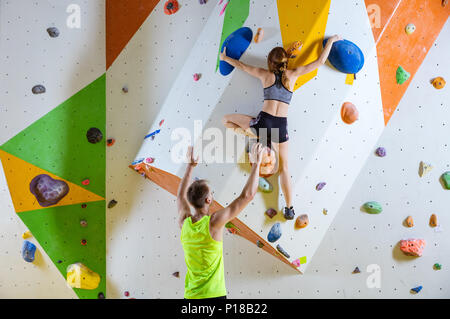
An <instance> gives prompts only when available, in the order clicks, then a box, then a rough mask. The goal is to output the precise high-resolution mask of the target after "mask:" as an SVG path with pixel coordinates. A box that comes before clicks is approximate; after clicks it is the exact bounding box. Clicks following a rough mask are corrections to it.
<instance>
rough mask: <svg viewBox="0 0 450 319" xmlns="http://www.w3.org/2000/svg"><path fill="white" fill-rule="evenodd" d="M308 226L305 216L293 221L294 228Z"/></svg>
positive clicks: (306, 216) (307, 219)
mask: <svg viewBox="0 0 450 319" xmlns="http://www.w3.org/2000/svg"><path fill="white" fill-rule="evenodd" d="M308 224H309V218H308V215H307V214H302V215H300V216H298V217H297V219H296V220H295V227H297V228H305V227H306V226H308Z"/></svg>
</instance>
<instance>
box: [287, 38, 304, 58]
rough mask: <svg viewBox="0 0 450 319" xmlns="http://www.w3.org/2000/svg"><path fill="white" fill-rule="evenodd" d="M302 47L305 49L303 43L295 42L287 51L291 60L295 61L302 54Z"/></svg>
mask: <svg viewBox="0 0 450 319" xmlns="http://www.w3.org/2000/svg"><path fill="white" fill-rule="evenodd" d="M302 47H303V42H302V41H295V42H294V43H292V44H291V46H290V47H289V49H287V51H286V52H287V54H288V55H289V58H290V59H295V58H296V57H297V56H298V55H299V54H300V51H301V50H302Z"/></svg>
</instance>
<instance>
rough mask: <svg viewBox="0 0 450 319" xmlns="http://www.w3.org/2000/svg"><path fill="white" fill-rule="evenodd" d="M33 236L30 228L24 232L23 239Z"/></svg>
mask: <svg viewBox="0 0 450 319" xmlns="http://www.w3.org/2000/svg"><path fill="white" fill-rule="evenodd" d="M31 236H33V235H32V234H31V232H30V231H29V230H27V231H26V232H24V233H23V234H22V238H23V239H27V238H30V237H31Z"/></svg>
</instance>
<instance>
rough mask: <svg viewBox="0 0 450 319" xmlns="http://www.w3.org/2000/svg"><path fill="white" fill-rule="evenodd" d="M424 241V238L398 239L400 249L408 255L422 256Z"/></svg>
mask: <svg viewBox="0 0 450 319" xmlns="http://www.w3.org/2000/svg"><path fill="white" fill-rule="evenodd" d="M425 245H426V242H425V240H424V239H406V240H400V250H401V251H403V253H404V254H405V255H408V256H416V257H420V256H422V253H423V250H424V248H425Z"/></svg>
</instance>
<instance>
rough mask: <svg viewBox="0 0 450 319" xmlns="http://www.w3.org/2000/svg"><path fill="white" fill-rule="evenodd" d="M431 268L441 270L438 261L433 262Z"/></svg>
mask: <svg viewBox="0 0 450 319" xmlns="http://www.w3.org/2000/svg"><path fill="white" fill-rule="evenodd" d="M433 269H434V270H441V269H442V265H441V264H439V263H435V264H434V265H433Z"/></svg>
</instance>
